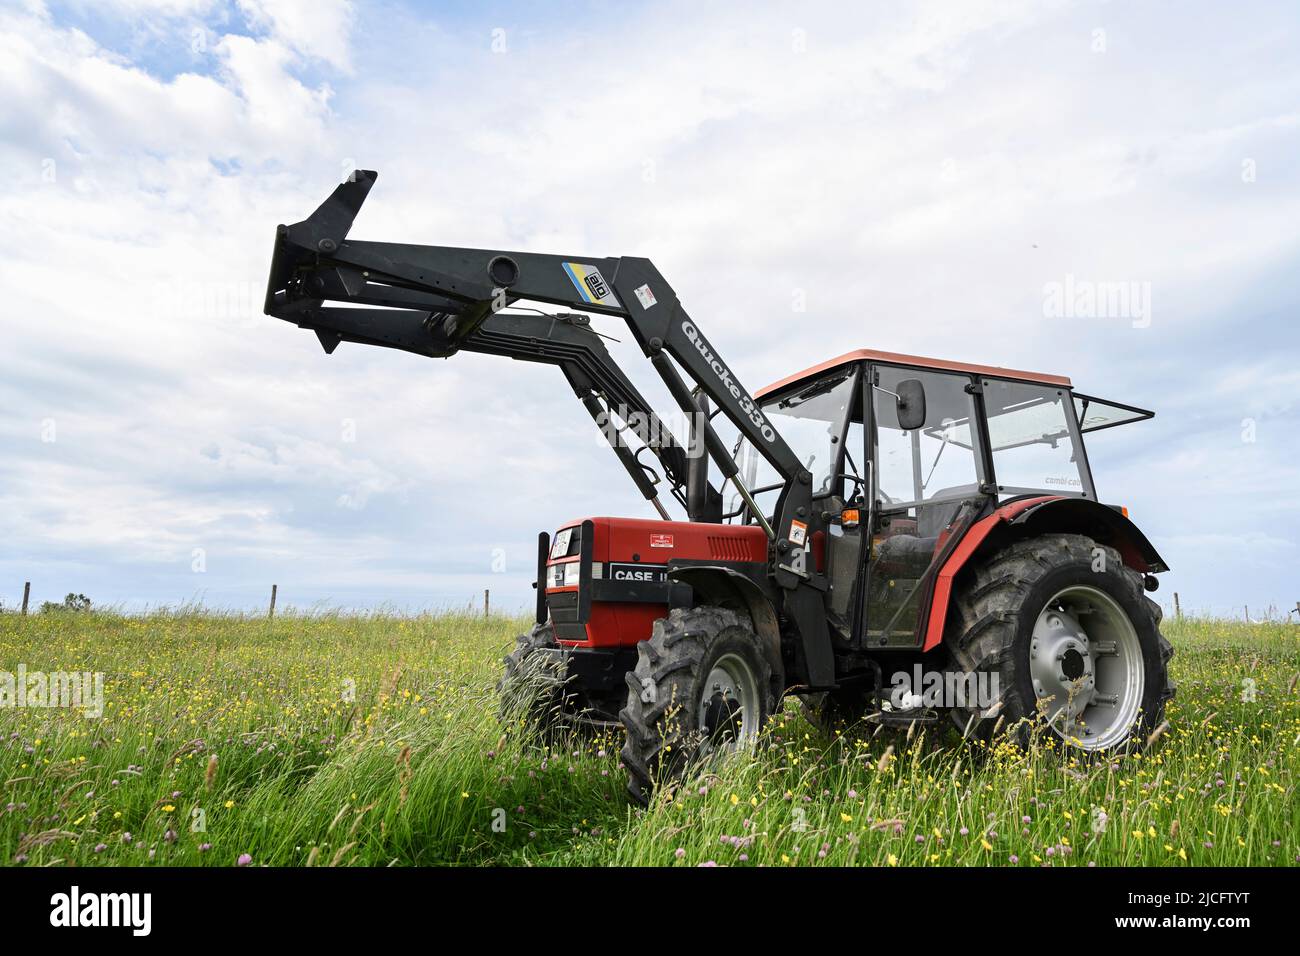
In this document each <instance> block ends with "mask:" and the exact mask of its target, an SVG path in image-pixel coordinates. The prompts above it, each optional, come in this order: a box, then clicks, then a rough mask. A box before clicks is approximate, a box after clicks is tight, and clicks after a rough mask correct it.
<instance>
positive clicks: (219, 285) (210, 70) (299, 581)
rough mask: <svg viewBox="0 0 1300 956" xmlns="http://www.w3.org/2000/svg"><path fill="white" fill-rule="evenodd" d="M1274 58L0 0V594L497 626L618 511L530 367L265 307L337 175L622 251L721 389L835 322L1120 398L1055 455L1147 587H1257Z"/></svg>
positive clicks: (501, 235)
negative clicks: (1106, 512)
mask: <svg viewBox="0 0 1300 956" xmlns="http://www.w3.org/2000/svg"><path fill="white" fill-rule="evenodd" d="M1298 41H1300V8H1298V7H1297V6H1296V5H1295V4H1294V3H1293V2H1274V3H1263V2H1240V3H1233V4H1222V3H1209V2H1204V3H1201V2H1154V0H1152V2H1143V0H1133V2H1125V3H1119V2H1114V3H1106V2H1091V3H1089V2H1064V0H1059V2H1058V0H1049V2H1037V3H1029V2H1018V0H998V2H989V3H979V2H948V3H942V2H918V3H864V2H856V3H847V2H846V3H831V2H826V3H823V2H816V0H812V2H802V3H798V4H763V3H744V4H727V3H709V4H701V3H698V2H694V3H675V2H664V3H654V4H633V3H599V2H587V3H565V2H560V3H553V4H545V5H541V4H529V3H522V2H520V3H491V2H489V3H468V2H450V3H415V2H377V3H371V2H348V0H314V2H303V0H233V2H232V0H94V2H91V0H68V2H57V3H56V2H46V3H42V2H39V0H0V130H2V132H3V135H2V136H0V293H2V295H0V332H2V333H3V336H2V338H0V603H3V604H4V605H5V606H8V607H13V606H14V605H15V604H16V603H17V602H18V601H19V600H21V594H22V586H23V582H24V581H31V582H32V595H33V601H35V602H38V603H39V602H40V601H43V600H51V599H54V600H57V599H61V598H62V596H63V595H64V594H65V593H67V592H70V591H71V592H79V593H84V594H86V595H88V596H89V597H91V598H92V600H94V601H95V602H96V604H100V605H116V606H119V607H122V608H125V609H130V610H140V609H145V608H150V607H158V606H175V605H178V604H184V603H196V602H201V603H203V604H205V605H207V606H211V607H218V608H231V609H252V608H256V607H259V606H262V605H264V604H265V602H266V600H267V597H268V595H269V591H270V586H271V584H272V583H275V584H277V585H278V587H279V600H280V602H281V604H282V605H284V604H289V605H292V606H295V607H299V608H304V609H309V608H316V609H321V608H334V607H346V608H373V607H388V608H395V609H407V610H415V609H422V608H445V607H463V606H466V605H469V604H474V605H478V604H479V603H480V602H481V600H482V593H483V590H484V589H485V588H490V589H491V591H492V601H493V605H494V607H498V608H503V609H516V608H523V607H525V606H528V605H529V604H530V602H531V600H532V591H531V588H530V581H531V580H532V576H533V570H534V568H533V564H534V560H535V550H536V535H537V532H538V531H543V530H554V529H555V528H557V527H559V526H560V525H561V524H562V523H564V522H566V521H568V520H571V519H574V518H580V517H584V516H592V515H602V514H626V515H631V516H643V517H652V516H653V513H652V512H651V510H650V507H649V505H648V504H647V503H646V502H644V501H643V500H642V499H641V498H640V496H639V495H638V494H637V493H636V491H635V489H634V488H633V487H632V485H631V483H630V482H629V481H628V480H627V478H626V475H625V474H624V473H623V472H622V470H621V468H620V466H619V465H618V463H617V461H616V460H615V458H614V456H613V455H611V454H610V453H609V451H608V449H607V448H606V447H605V446H604V445H603V439H602V438H601V437H600V435H599V434H598V432H597V431H596V429H595V428H594V427H593V426H592V424H591V421H590V419H589V418H588V417H587V415H586V412H585V411H584V410H583V409H582V407H581V406H580V405H579V404H578V403H577V402H575V401H574V399H573V396H572V394H571V392H569V390H568V388H567V386H565V384H564V382H563V380H562V378H561V377H560V375H559V373H558V372H557V371H556V370H554V369H551V368H548V367H544V366H532V365H523V364H517V363H507V362H505V361H504V360H501V359H494V358H490V357H484V356H476V355H470V354H463V355H457V356H455V357H453V358H452V359H450V360H446V361H442V360H433V361H431V360H428V359H422V358H419V357H417V356H414V355H409V354H405V353H398V352H393V351H390V350H386V349H368V348H364V347H360V346H355V345H353V346H349V345H347V344H344V345H342V346H340V347H339V348H338V350H337V351H336V352H335V353H334V354H333V355H330V356H327V355H325V353H324V352H323V351H322V350H321V349H320V347H319V345H318V343H317V342H316V339H315V337H314V336H313V335H311V334H310V333H309V332H305V331H302V330H299V329H297V328H295V327H293V326H292V325H289V324H287V323H283V322H279V321H277V320H274V319H271V318H269V317H267V316H264V315H262V314H261V301H262V295H263V292H264V288H265V282H266V274H267V267H268V265H269V259H270V252H271V246H272V240H273V237H274V228H275V226H276V224H277V223H282V222H296V221H298V220H300V219H302V218H305V217H306V216H307V215H308V214H309V213H310V211H311V210H312V209H313V208H315V206H316V205H317V204H318V203H319V202H320V201H321V200H322V199H323V198H324V197H325V196H326V195H328V193H329V191H330V190H331V189H332V188H333V186H334V185H335V184H336V183H337V182H339V181H340V180H341V179H343V178H344V177H345V176H346V175H347V173H348V171H350V170H351V169H354V168H367V169H376V170H378V171H379V174H380V176H379V180H378V183H377V184H376V186H375V187H374V189H373V190H372V191H371V194H370V198H369V200H368V202H367V205H366V207H365V208H364V209H363V211H362V213H361V215H360V216H359V217H358V219H357V222H356V225H355V227H354V229H353V231H352V236H353V237H354V238H361V239H375V240H383V241H394V242H422V243H430V244H440V245H454V246H469V247H487V248H502V249H514V250H520V251H538V252H564V253H580V254H583V255H588V256H593V257H604V256H618V255H638V256H647V257H649V258H651V259H653V260H654V261H655V263H656V264H657V266H658V267H659V269H660V271H661V272H663V274H664V275H665V276H666V277H667V278H668V280H669V282H671V283H672V285H673V286H674V288H675V289H676V291H677V293H678V295H679V296H680V298H681V300H682V301H683V303H684V305H685V306H686V308H687V309H688V310H689V311H690V313H691V315H692V316H693V317H694V318H695V319H696V320H697V321H698V322H699V323H700V325H701V327H702V328H703V329H704V330H705V331H706V334H707V335H708V336H709V338H710V339H711V340H712V342H713V343H714V344H715V346H717V348H718V350H719V352H720V353H721V354H722V355H723V356H724V357H725V359H726V360H727V362H728V363H729V365H730V366H731V368H732V369H733V370H734V371H735V373H736V374H737V375H738V376H739V377H740V379H741V380H742V381H743V382H744V383H745V384H746V385H747V386H748V387H749V388H750V389H751V390H756V389H757V388H759V387H761V386H762V385H763V384H766V383H768V382H770V381H773V380H776V379H779V378H782V377H784V376H785V375H788V374H790V373H792V372H795V371H798V370H800V369H802V368H805V367H807V366H810V365H813V364H815V363H817V362H819V361H821V360H823V359H825V358H828V357H830V356H834V355H838V354H840V353H843V352H846V351H849V350H851V349H855V348H864V347H870V348H879V349H886V350H891V351H899V352H909V353H917V354H921V355H931V356H936V357H940V358H950V359H957V360H965V361H972V362H979V363H988V364H998V365H1006V366H1011V367H1019V368H1029V369H1036V370H1041V371H1046V372H1054V373H1059V374H1065V375H1069V376H1070V377H1071V378H1072V379H1073V381H1074V383H1075V384H1076V386H1077V387H1078V388H1079V389H1080V390H1081V391H1084V392H1087V393H1090V394H1094V395H1097V396H1101V397H1105V398H1112V399H1116V400H1119V401H1122V402H1126V403H1129V404H1135V405H1139V406H1142V407H1145V408H1151V409H1154V410H1155V411H1156V413H1157V414H1156V417H1155V418H1154V419H1153V420H1151V421H1149V422H1145V423H1142V424H1137V425H1132V426H1128V427H1126V428H1121V429H1115V430H1112V431H1106V432H1101V433H1098V434H1097V435H1095V436H1094V437H1093V438H1092V440H1091V442H1090V444H1089V456H1090V458H1091V462H1092V466H1093V470H1094V474H1095V477H1096V482H1097V486H1098V491H1099V494H1100V495H1101V497H1102V499H1103V500H1106V501H1111V502H1115V503H1120V504H1124V505H1126V506H1128V508H1129V509H1130V513H1131V514H1132V516H1133V518H1134V519H1135V520H1136V521H1137V523H1138V525H1139V526H1140V527H1141V528H1142V529H1143V530H1144V531H1145V532H1146V533H1147V535H1148V536H1149V537H1150V538H1151V539H1152V541H1153V542H1154V543H1155V544H1156V546H1157V548H1158V549H1159V550H1160V551H1161V553H1162V554H1163V555H1164V557H1165V559H1166V561H1167V562H1168V564H1169V565H1170V566H1171V568H1172V570H1171V571H1170V572H1169V573H1168V574H1165V575H1162V576H1161V579H1162V586H1161V590H1160V591H1159V592H1157V594H1156V595H1155V597H1157V598H1159V599H1161V600H1162V602H1164V603H1165V604H1166V605H1167V606H1168V605H1169V603H1170V602H1171V601H1172V594H1173V592H1174V591H1177V592H1179V593H1180V596H1181V603H1182V606H1183V608H1184V610H1185V611H1191V612H1202V613H1213V614H1220V615H1232V616H1241V615H1243V614H1245V613H1246V608H1247V607H1248V608H1249V613H1250V614H1251V616H1252V617H1255V618H1258V617H1261V616H1263V615H1264V614H1265V613H1266V611H1267V609H1268V608H1269V607H1270V606H1272V607H1273V608H1275V609H1276V610H1275V613H1284V612H1285V609H1286V608H1290V607H1294V606H1295V605H1296V603H1297V601H1298V600H1300V579H1297V575H1296V573H1295V568H1296V567H1298V566H1300V548H1298V547H1297V541H1298V540H1300V535H1298V532H1300V454H1298V453H1297V441H1296V438H1297V428H1296V426H1297V418H1298V417H1300V407H1298V405H1297V398H1298V397H1300V331H1297V323H1296V316H1297V308H1298V307H1300V268H1297V266H1298V265H1300V53H1298V52H1297V51H1298V50H1300V42H1298ZM1066 287H1069V288H1071V289H1074V290H1080V289H1082V290H1103V289H1106V288H1123V289H1125V290H1129V291H1130V292H1131V295H1129V296H1128V298H1127V299H1126V300H1125V302H1124V303H1122V306H1121V307H1120V308H1118V309H1110V310H1108V309H1105V308H1101V307H1100V306H1094V307H1093V308H1091V309H1089V308H1087V307H1086V304H1085V305H1084V306H1083V307H1080V308H1077V309H1073V308H1072V309H1061V308H1056V307H1054V305H1053V290H1056V291H1057V292H1059V291H1060V290H1061V289H1063V288H1066ZM1057 301H1058V302H1059V299H1058V300H1057ZM1080 301H1086V300H1080ZM613 322H614V320H608V319H606V320H598V323H597V324H598V327H600V328H601V330H602V331H604V332H607V333H608V334H610V335H613V336H615V337H621V338H622V340H623V341H622V342H621V344H620V345H617V346H613V351H614V352H615V354H616V355H618V356H619V357H621V358H625V359H626V360H627V361H628V362H629V363H630V365H629V366H628V367H629V369H630V370H631V371H632V373H633V378H634V380H636V381H637V382H638V383H640V384H642V385H643V386H644V390H645V391H646V393H647V394H648V395H650V396H652V398H655V399H659V398H661V397H662V395H663V393H662V389H659V390H656V388H655V383H654V381H653V380H652V378H651V375H650V373H649V371H648V368H647V367H646V365H645V363H644V361H643V360H641V359H640V358H639V353H637V352H635V350H632V349H629V348H628V341H627V339H628V336H627V335H626V332H625V330H621V329H619V328H617V327H616V326H615V325H614V324H613ZM664 407H668V406H667V403H666V401H665V402H664ZM1292 619H1293V620H1295V619H1296V618H1295V617H1293V618H1292Z"/></svg>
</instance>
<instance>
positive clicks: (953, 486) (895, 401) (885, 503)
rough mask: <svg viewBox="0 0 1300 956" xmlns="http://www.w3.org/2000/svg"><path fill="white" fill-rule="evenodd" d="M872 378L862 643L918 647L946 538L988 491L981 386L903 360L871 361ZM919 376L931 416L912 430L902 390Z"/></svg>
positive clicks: (952, 537)
mask: <svg viewBox="0 0 1300 956" xmlns="http://www.w3.org/2000/svg"><path fill="white" fill-rule="evenodd" d="M868 381H869V382H870V383H871V396H870V404H871V416H870V418H871V435H870V455H871V476H872V477H871V485H872V508H871V512H872V513H871V514H870V516H869V517H868V522H869V530H868V534H869V539H870V540H869V552H868V561H867V570H866V580H865V587H864V588H863V600H864V607H863V612H864V620H865V622H866V623H865V628H864V631H863V643H864V644H865V645H866V646H868V647H891V646H892V647H913V646H916V645H918V644H919V639H920V635H919V633H918V623H919V621H918V618H919V614H918V610H919V608H921V607H923V606H924V600H925V596H926V595H927V594H928V592H929V591H930V589H931V588H932V587H933V581H934V578H935V575H936V574H937V573H938V569H939V567H940V566H941V564H942V561H943V560H944V559H946V557H947V551H948V547H947V546H948V545H949V543H950V542H954V543H955V541H957V540H959V539H960V537H961V534H962V533H964V531H965V528H966V527H968V526H969V525H970V523H971V521H972V520H973V518H974V517H975V515H977V514H978V513H979V512H980V511H981V510H982V508H983V506H984V504H985V503H986V502H987V501H988V499H989V496H988V488H989V487H990V486H989V485H988V482H987V475H986V474H985V473H984V471H985V468H984V461H985V458H984V455H983V451H982V449H981V448H980V445H979V442H980V437H979V429H978V428H975V427H973V423H974V422H975V421H976V414H977V407H976V396H975V391H976V386H975V383H974V380H973V379H972V378H971V376H969V375H963V374H960V373H954V372H935V371H922V370H919V369H915V368H907V367H904V366H895V365H874V366H872V367H871V369H870V370H869V372H868ZM916 382H919V383H920V384H921V386H922V388H923V392H924V410H925V415H924V423H923V424H921V425H920V426H919V427H913V428H903V427H902V424H900V414H899V404H900V401H903V400H904V399H900V392H901V393H908V392H909V391H911V392H914V391H915V383H916ZM904 383H908V384H907V385H904ZM904 417H906V416H904Z"/></svg>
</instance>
